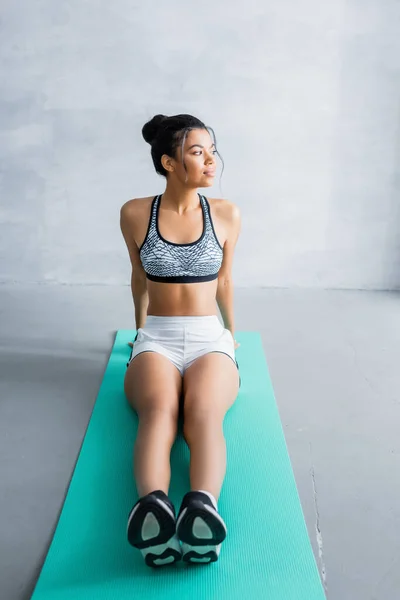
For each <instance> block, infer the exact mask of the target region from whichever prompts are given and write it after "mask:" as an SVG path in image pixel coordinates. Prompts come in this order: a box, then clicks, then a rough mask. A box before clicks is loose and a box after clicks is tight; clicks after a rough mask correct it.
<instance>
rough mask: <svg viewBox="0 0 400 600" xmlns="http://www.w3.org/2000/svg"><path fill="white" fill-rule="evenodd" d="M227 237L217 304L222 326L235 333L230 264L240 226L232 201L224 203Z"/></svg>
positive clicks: (237, 213) (238, 212)
mask: <svg viewBox="0 0 400 600" xmlns="http://www.w3.org/2000/svg"><path fill="white" fill-rule="evenodd" d="M225 215H226V216H225V219H226V227H227V238H226V241H225V244H224V255H223V260H222V265H221V269H220V271H219V273H218V287H217V295H216V299H217V304H218V307H219V310H220V311H221V316H222V319H223V322H224V327H226V329H229V331H230V332H231V333H232V335H233V336H234V335H235V318H234V308H233V281H232V264H233V254H234V250H235V246H236V242H237V240H238V237H239V233H240V228H241V216H240V210H239V208H238V207H237V206H236V205H235V204H233V203H232V202H229V203H227V205H226V213H225Z"/></svg>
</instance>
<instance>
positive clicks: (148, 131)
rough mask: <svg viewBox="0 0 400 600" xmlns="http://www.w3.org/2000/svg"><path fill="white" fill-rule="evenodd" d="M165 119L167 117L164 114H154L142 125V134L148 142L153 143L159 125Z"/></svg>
mask: <svg viewBox="0 0 400 600" xmlns="http://www.w3.org/2000/svg"><path fill="white" fill-rule="evenodd" d="M166 119H168V117H166V116H165V115H156V116H155V117H153V118H152V119H151V120H150V121H148V122H147V123H146V124H145V125H144V126H143V129H142V135H143V137H144V139H145V141H146V142H147V143H148V144H152V143H153V141H154V139H155V138H156V136H157V133H158V131H159V129H160V125H161V124H162V123H163V122H164V121H165V120H166Z"/></svg>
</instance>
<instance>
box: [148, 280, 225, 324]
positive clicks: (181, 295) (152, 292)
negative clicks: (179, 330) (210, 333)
mask: <svg viewBox="0 0 400 600" xmlns="http://www.w3.org/2000/svg"><path fill="white" fill-rule="evenodd" d="M217 285H218V279H215V280H214V281H208V282H205V283H184V284H181V283H158V282H155V281H150V280H147V291H148V295H149V306H148V309H147V314H148V315H155V316H160V317H173V316H179V315H180V316H194V317H195V316H204V315H218V310H217V303H216V292H217Z"/></svg>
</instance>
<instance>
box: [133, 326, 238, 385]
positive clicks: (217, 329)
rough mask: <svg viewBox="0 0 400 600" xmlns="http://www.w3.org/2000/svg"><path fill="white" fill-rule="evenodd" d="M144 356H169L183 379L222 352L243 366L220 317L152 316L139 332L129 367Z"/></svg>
mask: <svg viewBox="0 0 400 600" xmlns="http://www.w3.org/2000/svg"><path fill="white" fill-rule="evenodd" d="M142 352H158V353H159V354H162V355H163V356H166V357H167V358H168V359H169V360H170V361H171V362H172V363H173V364H174V365H175V366H176V368H177V369H178V370H179V372H180V373H181V375H183V374H184V372H185V370H186V369H187V368H188V367H189V366H190V365H191V364H192V363H193V361H195V360H196V358H199V357H200V356H203V355H204V354H207V353H208V352H222V353H223V354H226V355H227V356H229V357H230V358H231V359H232V360H233V362H234V363H235V365H236V367H237V369H239V365H238V363H237V360H236V357H235V342H234V339H233V336H232V334H231V332H230V331H229V329H225V328H224V327H223V325H222V324H221V323H220V321H219V319H218V317H217V316H216V315H206V316H199V317H192V316H177V317H159V316H155V315H148V316H147V318H146V323H145V326H144V327H139V329H138V330H137V338H136V340H135V342H134V343H133V348H132V352H131V356H130V358H129V361H128V362H127V364H126V366H127V367H128V366H129V365H130V363H131V362H132V360H133V359H134V358H135V357H136V356H138V354H141V353H142Z"/></svg>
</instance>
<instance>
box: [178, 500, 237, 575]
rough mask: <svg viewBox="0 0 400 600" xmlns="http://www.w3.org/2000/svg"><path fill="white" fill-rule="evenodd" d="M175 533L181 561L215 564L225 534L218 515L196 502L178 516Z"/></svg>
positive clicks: (221, 520) (222, 522) (206, 506)
mask: <svg viewBox="0 0 400 600" xmlns="http://www.w3.org/2000/svg"><path fill="white" fill-rule="evenodd" d="M176 532H177V536H178V538H179V539H180V541H181V542H182V552H183V557H182V558H183V561H184V562H191V563H210V562H216V561H217V560H218V557H219V553H220V547H221V543H222V542H223V541H224V539H225V538H226V533H227V531H226V526H225V523H224V521H223V519H222V518H221V517H220V515H219V514H218V513H217V512H216V511H215V510H214V509H213V508H211V507H210V506H208V505H207V504H203V503H202V502H200V501H197V500H194V501H192V502H191V503H190V506H189V507H187V508H185V509H184V510H183V511H182V514H181V515H179V518H178V521H177V524H176Z"/></svg>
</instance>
